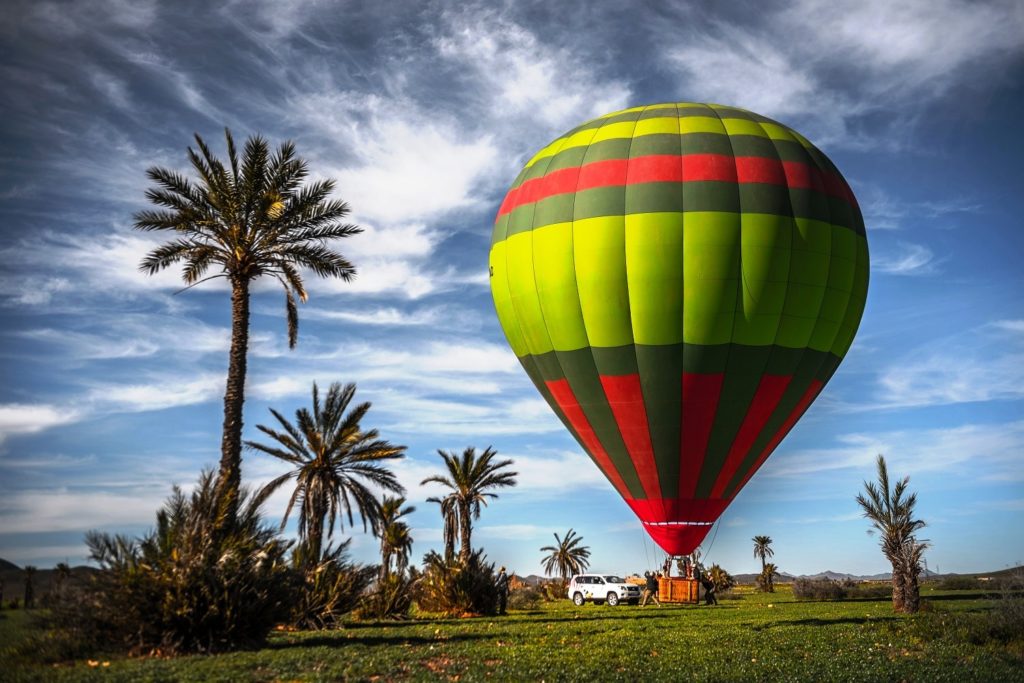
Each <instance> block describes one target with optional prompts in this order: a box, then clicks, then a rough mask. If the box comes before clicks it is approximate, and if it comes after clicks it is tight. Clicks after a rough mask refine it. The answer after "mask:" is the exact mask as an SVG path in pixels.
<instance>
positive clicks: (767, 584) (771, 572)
mask: <svg viewBox="0 0 1024 683" xmlns="http://www.w3.org/2000/svg"><path fill="white" fill-rule="evenodd" d="M778 573H779V568H778V567H776V566H775V564H774V563H772V562H768V563H766V564H765V565H764V567H762V568H761V574H760V575H759V576H758V577H757V585H758V586H759V587H760V588H761V590H762V591H764V592H765V593H774V592H775V577H776V576H777V575H778Z"/></svg>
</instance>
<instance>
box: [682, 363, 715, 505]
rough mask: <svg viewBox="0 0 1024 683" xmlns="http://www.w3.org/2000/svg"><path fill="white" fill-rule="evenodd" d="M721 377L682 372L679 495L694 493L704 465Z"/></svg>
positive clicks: (685, 495)
mask: <svg viewBox="0 0 1024 683" xmlns="http://www.w3.org/2000/svg"><path fill="white" fill-rule="evenodd" d="M723 378H724V375H722V374H721V373H719V374H698V373H695V372H684V373H683V380H682V381H683V409H682V415H681V416H680V420H681V424H682V429H681V430H680V431H681V432H682V443H681V444H680V450H679V452H680V463H679V495H680V496H681V497H684V498H686V497H688V496H692V495H693V494H694V492H695V491H696V490H697V479H698V478H699V477H700V470H701V467H703V465H704V454H705V453H706V452H707V449H708V439H709V438H710V437H711V427H712V425H713V424H714V422H715V411H717V410H718V398H719V396H720V395H721V393H722V380H723Z"/></svg>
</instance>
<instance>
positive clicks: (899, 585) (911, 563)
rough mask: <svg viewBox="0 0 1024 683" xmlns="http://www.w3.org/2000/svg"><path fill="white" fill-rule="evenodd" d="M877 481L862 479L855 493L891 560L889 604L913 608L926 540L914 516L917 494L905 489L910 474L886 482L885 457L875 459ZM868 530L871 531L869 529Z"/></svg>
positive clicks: (902, 609) (907, 609)
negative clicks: (920, 537)
mask: <svg viewBox="0 0 1024 683" xmlns="http://www.w3.org/2000/svg"><path fill="white" fill-rule="evenodd" d="M877 467H878V483H877V485H876V483H875V482H869V481H865V482H864V492H863V493H858V494H857V503H858V504H859V505H860V507H861V509H862V510H863V511H864V517H866V518H867V519H868V520H869V521H870V522H871V526H872V527H873V529H872V531H877V532H878V540H879V545H880V546H881V547H882V554H884V555H885V557H886V559H888V560H889V562H890V563H891V564H892V605H893V609H894V610H895V611H897V612H916V611H917V608H918V606H919V605H920V590H919V586H918V582H917V578H918V576H919V575H920V573H921V556H922V553H923V552H924V550H925V548H927V547H928V544H927V543H926V542H923V541H918V540H917V537H916V533H917V531H919V530H920V529H922V528H924V527H925V522H924V521H923V520H920V519H916V518H915V517H914V506H915V505H916V504H917V494H916V493H909V494H908V493H907V487H908V486H909V485H910V477H903V479H900V480H899V481H898V482H896V485H895V486H893V487H892V488H890V486H889V470H888V467H887V466H886V464H885V458H884V457H883V456H882V455H881V454H879V456H878V460H877ZM869 533H871V531H869Z"/></svg>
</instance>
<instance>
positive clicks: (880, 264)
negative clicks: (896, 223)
mask: <svg viewBox="0 0 1024 683" xmlns="http://www.w3.org/2000/svg"><path fill="white" fill-rule="evenodd" d="M938 265H939V261H937V260H936V259H935V254H934V253H932V250H931V249H929V248H928V247H926V246H925V245H923V244H912V243H910V242H900V243H899V244H898V248H897V251H896V253H890V254H881V255H878V254H876V255H875V256H873V257H872V259H871V269H872V270H873V271H875V272H877V273H885V274H887V275H932V274H934V273H936V272H938Z"/></svg>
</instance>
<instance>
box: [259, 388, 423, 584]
mask: <svg viewBox="0 0 1024 683" xmlns="http://www.w3.org/2000/svg"><path fill="white" fill-rule="evenodd" d="M355 393H356V385H355V384H346V385H345V386H344V387H342V385H341V384H340V383H338V382H335V383H334V384H332V385H331V387H330V389H328V391H327V400H326V401H325V402H323V403H321V401H320V391H319V389H318V388H317V385H316V382H314V383H313V410H312V412H310V411H309V410H307V409H306V408H299V409H298V410H296V411H295V424H292V423H291V422H289V421H288V420H286V419H285V418H284V417H283V416H282V415H281V414H280V413H279V412H277V411H276V410H274V409H273V408H271V409H270V412H271V414H272V415H273V416H274V418H275V419H276V420H277V422H278V424H279V425H280V427H281V428H282V429H283V430H284V431H283V432H279V431H276V430H274V429H271V428H270V427H266V426H264V425H257V426H256V428H257V429H259V430H260V431H261V432H263V433H264V434H266V435H267V436H269V437H270V438H271V439H273V440H274V441H276V442H277V444H278V445H277V446H273V445H271V446H268V445H264V444H261V443H257V442H255V441H246V442H245V445H246V447H248V448H251V449H253V450H257V451H260V452H261V453H266V454H267V455H272V456H274V457H275V458H278V459H280V460H284V461H285V462H287V463H289V464H291V465H293V466H294V469H292V470H291V471H290V472H286V473H285V474H282V475H281V476H279V477H277V478H276V479H274V480H272V481H271V482H270V483H268V484H267V485H266V486H264V487H263V488H262V489H261V490H260V492H259V499H260V500H265V499H266V498H267V497H268V496H269V495H270V494H272V493H273V492H274V491H276V490H277V489H278V488H280V487H281V486H282V485H283V484H284V483H285V482H287V481H288V480H290V479H294V480H295V490H294V491H293V492H292V496H291V498H290V499H289V500H288V507H287V508H286V509H285V513H284V519H283V520H282V521H281V528H282V529H283V528H284V526H285V525H286V524H287V523H288V516H289V515H290V514H291V511H292V508H294V507H295V506H296V504H299V536H300V537H301V538H302V540H303V545H304V546H305V547H304V555H305V557H306V560H307V562H308V563H311V564H312V565H316V564H317V563H318V562H320V556H321V549H322V547H323V539H324V533H325V532H326V534H327V538H331V537H332V536H333V534H334V526H335V522H336V521H340V522H341V525H342V526H344V519H345V517H347V518H348V523H349V526H353V525H354V521H353V515H352V512H353V507H354V508H355V510H356V511H357V512H358V513H359V517H360V519H361V520H362V522H363V529H364V530H365V529H366V528H367V524H369V525H370V526H371V527H372V528H373V529H374V531H376V530H378V529H379V525H380V519H381V504H380V501H378V500H377V498H376V496H375V495H374V492H373V491H372V490H371V489H370V488H369V487H368V485H369V486H373V487H376V488H379V489H384V490H385V491H391V492H394V493H405V489H404V488H403V487H402V485H401V484H399V483H398V479H396V478H395V473H394V472H392V471H391V470H389V469H388V468H387V467H385V466H384V464H383V461H385V460H394V459H396V458H401V457H404V456H405V446H394V445H392V444H390V443H388V442H387V441H382V440H380V439H378V438H377V437H378V436H379V435H378V433H377V430H376V429H371V430H369V431H363V430H362V428H361V427H360V425H359V422H360V421H361V420H362V419H363V417H365V415H366V412H367V411H368V410H369V409H370V403H369V402H366V403H360V404H359V405H357V406H356V407H354V408H353V409H352V410H349V411H348V412H347V413H346V412H345V411H346V410H348V406H349V403H350V402H351V401H352V397H353V396H354V395H355ZM342 512H343V513H344V515H341V514H339V513H342Z"/></svg>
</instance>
